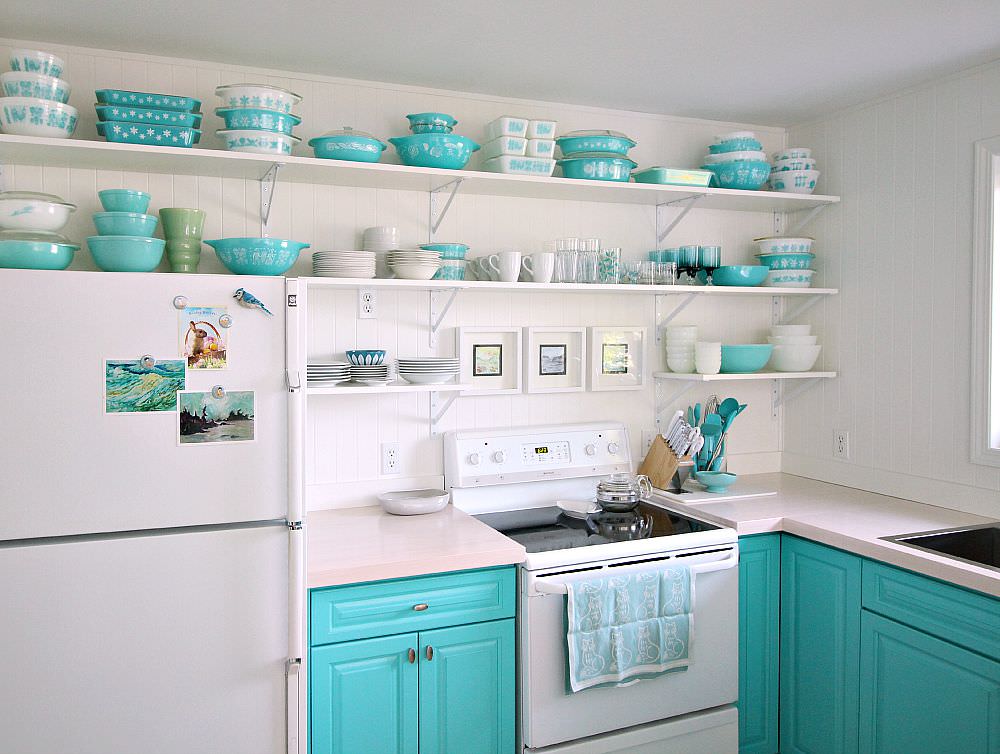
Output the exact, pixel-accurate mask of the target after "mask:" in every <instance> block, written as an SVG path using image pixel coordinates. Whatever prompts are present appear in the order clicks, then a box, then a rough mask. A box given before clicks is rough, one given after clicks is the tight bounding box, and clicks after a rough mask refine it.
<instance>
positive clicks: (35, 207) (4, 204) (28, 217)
mask: <svg viewBox="0 0 1000 754" xmlns="http://www.w3.org/2000/svg"><path fill="white" fill-rule="evenodd" d="M75 209H76V205H73V204H70V203H69V202H64V201H63V200H62V199H61V198H60V197H58V196H56V195H54V194H41V193H38V192H36V191H0V229H3V230H43V231H49V232H54V231H57V230H60V229H61V228H62V227H63V226H64V225H66V223H67V222H69V216H70V214H71V213H72V212H73V211H74V210H75Z"/></svg>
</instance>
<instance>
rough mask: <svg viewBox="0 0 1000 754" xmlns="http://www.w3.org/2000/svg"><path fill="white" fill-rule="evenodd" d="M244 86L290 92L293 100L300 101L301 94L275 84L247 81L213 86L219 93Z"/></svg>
mask: <svg viewBox="0 0 1000 754" xmlns="http://www.w3.org/2000/svg"><path fill="white" fill-rule="evenodd" d="M245 86H252V87H256V88H258V89H272V90H274V91H276V92H284V93H285V94H290V95H291V96H292V97H295V100H296V101H297V102H301V101H302V96H301V95H299V94H296V93H295V92H293V91H290V90H288V89H282V88H281V87H280V86H275V85H274V84H254V83H252V82H249V81H248V82H246V83H243V84H220V85H219V86H217V87H215V93H216V94H219V93H220V92H225V91H227V90H229V89H240V88H242V87H245Z"/></svg>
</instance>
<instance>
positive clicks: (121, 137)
mask: <svg viewBox="0 0 1000 754" xmlns="http://www.w3.org/2000/svg"><path fill="white" fill-rule="evenodd" d="M97 133H99V134H100V135H101V136H103V137H104V138H105V139H107V140H108V141H113V142H117V143H119V144H151V145H153V146H158V147H180V148H185V147H193V146H194V145H195V144H197V143H198V142H199V141H200V140H201V131H199V130H198V129H196V128H188V127H186V126H167V125H157V126H154V125H151V124H148V123H122V122H119V121H114V120H105V121H100V122H98V124H97Z"/></svg>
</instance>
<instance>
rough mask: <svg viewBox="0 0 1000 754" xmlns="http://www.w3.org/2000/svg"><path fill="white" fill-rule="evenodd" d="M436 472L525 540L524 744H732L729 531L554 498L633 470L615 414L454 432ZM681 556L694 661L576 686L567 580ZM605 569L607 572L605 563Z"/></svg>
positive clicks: (637, 747) (649, 506) (730, 747)
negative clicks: (647, 674)
mask: <svg viewBox="0 0 1000 754" xmlns="http://www.w3.org/2000/svg"><path fill="white" fill-rule="evenodd" d="M444 449H445V481H446V484H447V486H448V487H449V488H450V489H451V495H452V503H453V504H454V505H455V507H457V508H459V509H461V510H463V511H466V512H467V513H470V514H472V515H474V516H475V517H476V518H478V519H479V520H481V521H483V522H484V523H486V524H488V525H490V526H492V527H493V528H495V529H497V530H498V531H500V532H502V533H504V534H506V535H507V536H509V537H511V539H514V540H515V541H518V542H520V543H521V544H523V545H524V546H525V549H526V550H527V551H528V554H527V559H526V560H525V563H524V564H523V565H522V566H521V568H520V574H519V576H520V579H519V582H520V591H519V604H518V670H519V673H518V678H519V681H518V685H519V698H518V705H519V711H520V715H519V720H520V736H519V741H520V743H519V747H520V748H519V750H520V751H522V752H545V753H546V754H549V753H551V754H598V753H599V752H601V753H610V752H630V753H632V754H646V753H648V754H653V752H655V753H656V754H670V753H671V752H675V751H676V752H685V754H699V753H700V754H727V752H736V751H737V748H738V744H737V713H736V709H735V707H734V703H735V701H736V695H737V673H738V647H737V641H738V639H737V628H738V575H737V568H736V566H737V564H738V560H739V548H738V545H737V537H736V532H735V531H733V530H732V529H728V528H724V527H721V526H718V525H717V524H714V523H711V522H709V521H704V520H701V519H698V518H696V517H693V516H691V515H688V514H682V513H680V512H678V511H675V510H672V509H671V508H670V506H669V504H662V503H651V502H643V503H642V504H641V505H640V507H639V509H638V510H637V511H636V515H638V516H640V517H643V518H648V519H650V521H651V524H652V525H651V526H650V527H649V528H648V532H646V531H644V532H643V535H641V536H638V537H637V538H634V537H635V535H629V536H627V537H625V538H616V537H614V536H610V537H609V536H608V535H607V534H606V533H605V534H603V535H602V534H601V533H599V532H598V531H597V529H596V527H595V526H594V522H593V520H592V519H594V518H599V517H600V516H601V515H602V514H598V515H597V516H594V517H588V518H583V519H581V518H575V517H572V516H569V515H567V514H566V513H565V512H564V511H563V509H561V508H560V507H559V506H558V505H557V502H558V501H586V500H593V499H594V497H595V492H596V487H597V483H598V482H599V481H600V480H601V479H604V478H606V477H608V476H609V475H610V474H612V473H614V472H620V471H626V472H630V473H631V472H633V471H634V469H633V465H632V459H631V455H630V453H629V443H628V436H627V434H626V431H625V427H624V426H623V425H622V424H621V423H618V422H594V423H589V424H570V425H553V426H545V427H531V428H514V429H498V430H470V431H462V430H459V431H455V432H449V433H447V434H446V435H445V438H444ZM679 563H683V564H685V565H687V566H688V567H689V568H690V570H691V573H692V575H693V576H694V581H693V583H694V587H693V589H694V592H693V593H694V594H695V595H696V596H695V607H694V625H695V626H697V628H696V630H695V634H694V639H693V640H692V642H691V649H690V659H691V662H690V665H689V666H688V668H687V669H686V670H684V671H683V672H675V673H667V674H665V675H662V676H658V677H654V678H650V679H645V680H640V681H634V682H631V683H629V684H627V685H626V686H617V687H611V688H594V689H588V690H585V691H582V692H578V693H571V692H570V691H569V690H568V688H567V683H566V629H565V597H564V595H565V594H566V584H567V583H569V582H572V581H580V580H585V579H588V578H594V577H601V576H602V575H604V574H610V573H626V572H630V571H637V570H649V569H656V568H662V567H665V566H675V565H677V564H679ZM602 572H604V573H602Z"/></svg>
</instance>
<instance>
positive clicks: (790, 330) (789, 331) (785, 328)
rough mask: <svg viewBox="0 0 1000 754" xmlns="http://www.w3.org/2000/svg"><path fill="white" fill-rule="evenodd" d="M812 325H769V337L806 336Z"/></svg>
mask: <svg viewBox="0 0 1000 754" xmlns="http://www.w3.org/2000/svg"><path fill="white" fill-rule="evenodd" d="M811 331H812V325H771V335H808V334H809V333H810V332H811Z"/></svg>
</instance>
